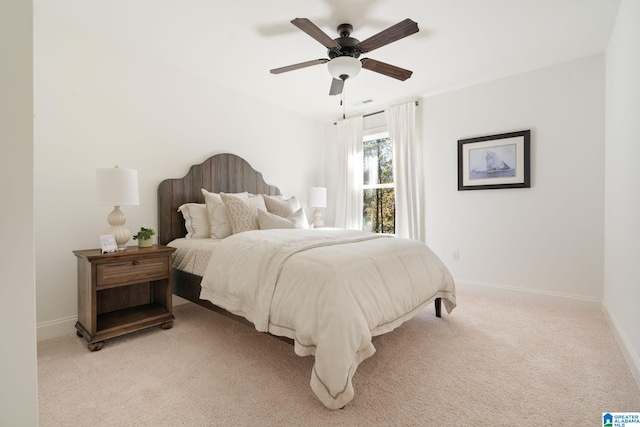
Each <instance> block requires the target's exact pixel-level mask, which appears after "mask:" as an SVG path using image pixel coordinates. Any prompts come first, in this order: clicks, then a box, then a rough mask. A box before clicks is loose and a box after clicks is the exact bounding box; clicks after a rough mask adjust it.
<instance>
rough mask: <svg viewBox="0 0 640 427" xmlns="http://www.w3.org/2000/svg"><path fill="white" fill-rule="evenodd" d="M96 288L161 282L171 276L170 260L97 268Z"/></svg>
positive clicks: (114, 264)
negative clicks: (149, 281) (154, 281)
mask: <svg viewBox="0 0 640 427" xmlns="http://www.w3.org/2000/svg"><path fill="white" fill-rule="evenodd" d="M97 273H98V277H97V278H96V286H98V287H100V286H108V285H113V284H125V283H136V282H141V281H147V280H159V279H163V278H166V277H168V276H169V258H168V257H166V256H164V257H161V258H150V259H140V260H133V261H122V262H115V263H109V264H99V265H98V266H97Z"/></svg>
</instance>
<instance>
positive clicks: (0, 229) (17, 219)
mask: <svg viewBox="0 0 640 427" xmlns="http://www.w3.org/2000/svg"><path fill="white" fill-rule="evenodd" d="M31 16H32V5H31V2H26V1H23V0H9V1H3V2H1V3H0V53H1V55H0V70H2V71H1V73H0V75H1V77H0V94H2V95H1V96H0V123H2V124H1V125H0V143H1V146H2V167H0V179H1V180H2V182H3V183H4V185H3V188H2V202H0V235H2V245H0V341H1V342H2V345H1V347H2V348H1V349H0V361H1V363H0V378H1V379H2V380H0V425H2V426H36V425H37V424H38V385H37V366H36V329H35V269H34V241H33V235H34V233H33V88H32V84H33V73H32V70H33V64H32V24H31V22H32V21H31Z"/></svg>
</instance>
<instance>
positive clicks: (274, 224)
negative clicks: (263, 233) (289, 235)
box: [258, 209, 309, 230]
mask: <svg viewBox="0 0 640 427" xmlns="http://www.w3.org/2000/svg"><path fill="white" fill-rule="evenodd" d="M258 223H259V225H260V230H273V229H283V228H284V229H289V228H309V221H308V220H307V215H305V213H304V211H303V210H302V209H298V210H297V211H295V212H294V213H292V214H291V215H289V216H288V217H286V218H283V217H281V216H279V215H276V214H272V213H269V212H264V211H258Z"/></svg>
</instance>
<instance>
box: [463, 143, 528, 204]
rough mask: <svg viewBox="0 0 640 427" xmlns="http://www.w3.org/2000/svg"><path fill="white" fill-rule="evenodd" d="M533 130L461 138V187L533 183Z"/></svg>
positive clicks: (499, 186) (492, 188) (490, 187)
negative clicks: (531, 154) (531, 153)
mask: <svg viewBox="0 0 640 427" xmlns="http://www.w3.org/2000/svg"><path fill="white" fill-rule="evenodd" d="M530 152H531V130H523V131H518V132H509V133H501V134H497V135H488V136H480V137H477V138H467V139H460V140H458V191H464V190H495V189H501V188H529V187H531V160H530V159H531V156H530Z"/></svg>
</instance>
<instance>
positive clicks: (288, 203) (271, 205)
mask: <svg viewBox="0 0 640 427" xmlns="http://www.w3.org/2000/svg"><path fill="white" fill-rule="evenodd" d="M262 197H263V198H264V204H265V205H266V206H267V211H268V212H270V213H272V214H276V215H278V216H281V217H284V218H286V217H288V216H289V215H291V214H292V213H294V212H295V211H297V210H298V209H300V203H299V202H298V201H297V200H296V198H295V197H291V198H290V199H284V198H283V197H282V196H268V195H266V194H263V195H262Z"/></svg>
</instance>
